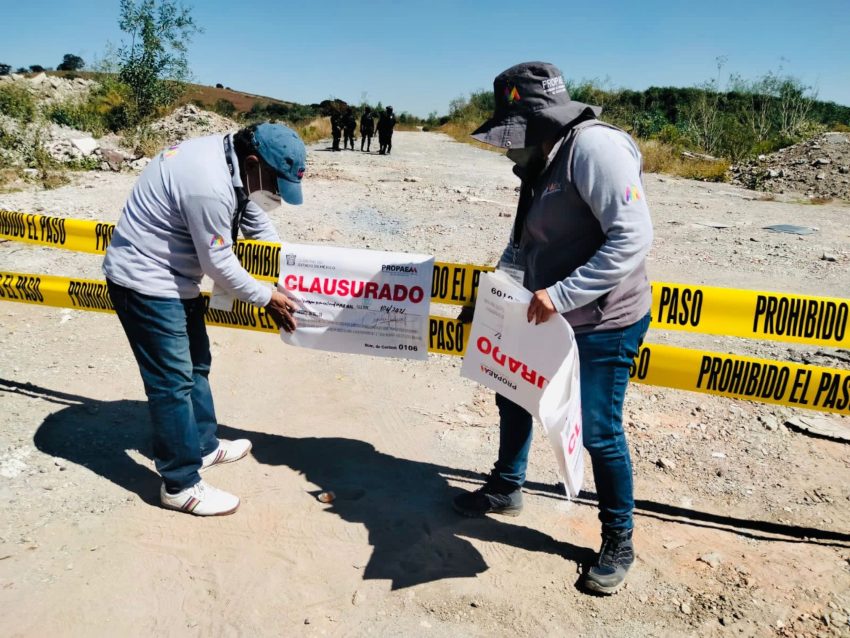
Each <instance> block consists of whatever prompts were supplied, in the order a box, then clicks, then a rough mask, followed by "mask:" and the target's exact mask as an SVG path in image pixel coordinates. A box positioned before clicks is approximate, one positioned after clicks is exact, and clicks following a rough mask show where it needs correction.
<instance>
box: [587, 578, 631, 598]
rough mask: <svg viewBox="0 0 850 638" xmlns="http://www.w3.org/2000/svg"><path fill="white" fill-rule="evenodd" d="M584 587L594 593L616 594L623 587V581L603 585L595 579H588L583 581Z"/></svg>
mask: <svg viewBox="0 0 850 638" xmlns="http://www.w3.org/2000/svg"><path fill="white" fill-rule="evenodd" d="M584 586H585V588H586V589H587V590H588V591H592V592H593V593H595V594H604V595H605V596H610V595H611V594H616V593H617V592H618V591H620V589H621V588H622V587H623V583H620V584H619V585H612V586H611V587H606V586H605V585H600V584H599V583H597V582H596V581H593V580H588V581H585V583H584Z"/></svg>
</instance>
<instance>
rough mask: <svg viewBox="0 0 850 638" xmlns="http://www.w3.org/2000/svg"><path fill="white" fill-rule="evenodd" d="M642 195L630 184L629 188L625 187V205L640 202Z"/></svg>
mask: <svg viewBox="0 0 850 638" xmlns="http://www.w3.org/2000/svg"><path fill="white" fill-rule="evenodd" d="M641 197H642V195H641V194H640V189H639V188H638V187H637V186H635V185H634V184H632V185H631V186H626V203H627V204H631V203H632V202H637V201H640V199H641Z"/></svg>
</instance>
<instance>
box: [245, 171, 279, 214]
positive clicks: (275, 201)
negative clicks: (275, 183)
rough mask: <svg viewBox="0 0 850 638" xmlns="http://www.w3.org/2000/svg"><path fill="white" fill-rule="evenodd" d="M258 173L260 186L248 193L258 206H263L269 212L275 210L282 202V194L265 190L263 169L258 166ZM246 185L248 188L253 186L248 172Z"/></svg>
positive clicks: (249, 197)
mask: <svg viewBox="0 0 850 638" xmlns="http://www.w3.org/2000/svg"><path fill="white" fill-rule="evenodd" d="M257 174H258V176H259V181H260V188H259V189H257V190H255V191H252V192H250V193H249V194H248V199H250V200H251V201H252V202H254V203H255V204H256V205H257V206H259V207H260V208H262V209H263V210H264V211H266V212H267V213H269V212H271V211H273V210H274V209H275V208H277V207H279V206H280V205H281V203H282V200H281V198H280V195H277V194H275V193H273V192H271V191H269V190H265V189H264V188H263V171H262V170H260V168H259V167H257ZM245 178H246V182H247V183H246V184H245V185H246V187H247V189H248V190H250V188H251V182H250V180H248V179H247V178H248V175H247V173H246V175H245Z"/></svg>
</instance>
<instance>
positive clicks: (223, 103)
mask: <svg viewBox="0 0 850 638" xmlns="http://www.w3.org/2000/svg"><path fill="white" fill-rule="evenodd" d="M212 110H213V111H215V112H216V113H218V114H219V115H223V116H224V117H233V114H234V113H236V105H235V104H234V103H233V102H231V101H230V100H225V99H224V98H222V99H220V100H216V103H215V104H214V105H213V108H212Z"/></svg>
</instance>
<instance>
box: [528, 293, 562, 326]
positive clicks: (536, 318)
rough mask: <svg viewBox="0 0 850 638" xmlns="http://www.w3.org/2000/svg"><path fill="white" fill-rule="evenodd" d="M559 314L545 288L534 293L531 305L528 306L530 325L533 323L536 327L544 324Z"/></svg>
mask: <svg viewBox="0 0 850 638" xmlns="http://www.w3.org/2000/svg"><path fill="white" fill-rule="evenodd" d="M557 312H558V311H557V310H555V304H553V303H552V299H551V298H550V297H549V293H548V292H546V289H545V288H543V289H540V290H538V291H537V292H535V293H534V296H533V297H532V298H531V303H530V304H528V323H531V322H532V321H533V322H534V325H535V326H536V325H538V324H541V323H544V322H546V321H548V320H549V317H551V316H552V315H554V314H555V313H557Z"/></svg>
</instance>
